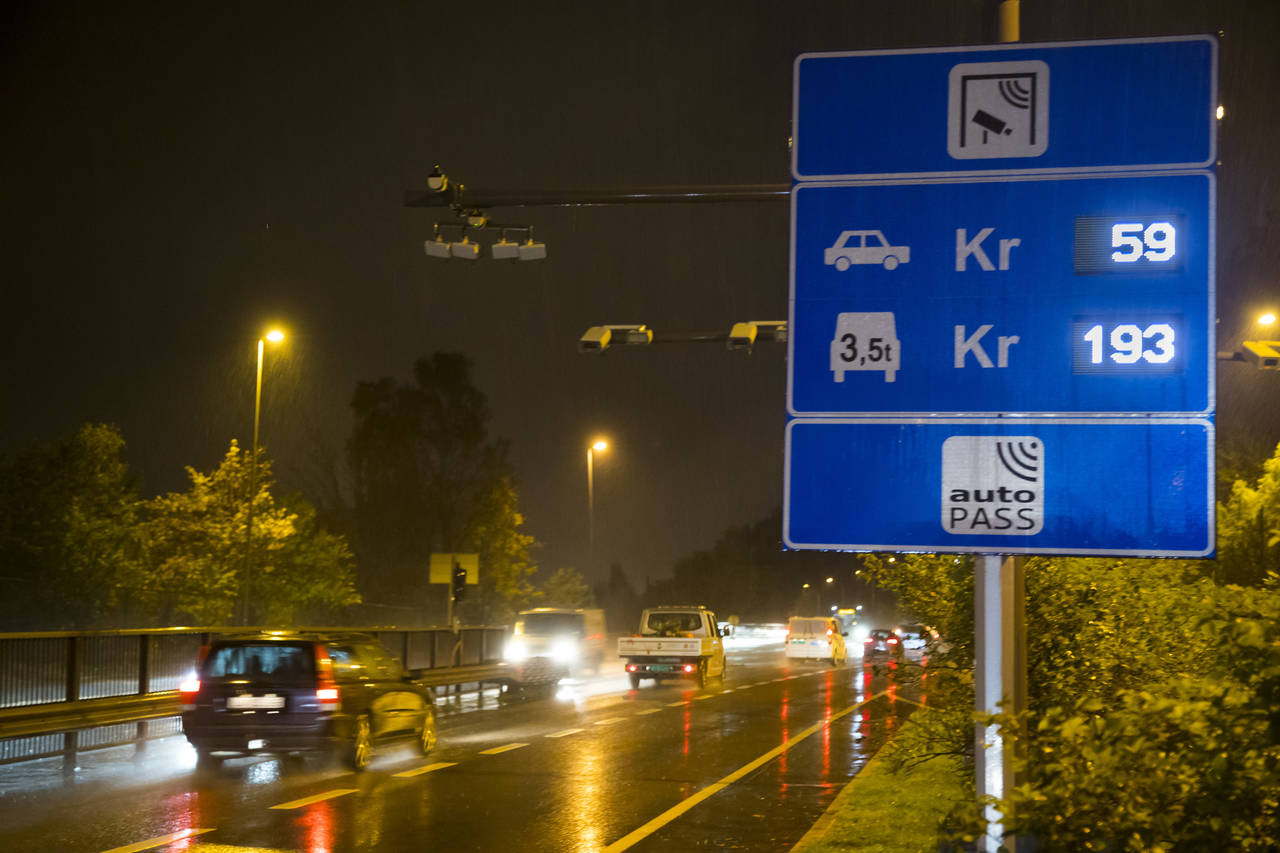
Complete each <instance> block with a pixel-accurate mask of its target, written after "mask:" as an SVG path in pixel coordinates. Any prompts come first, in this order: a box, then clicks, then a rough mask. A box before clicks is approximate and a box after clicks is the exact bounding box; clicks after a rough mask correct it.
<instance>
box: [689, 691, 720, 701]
mask: <svg viewBox="0 0 1280 853" xmlns="http://www.w3.org/2000/svg"><path fill="white" fill-rule="evenodd" d="M714 695H715V694H714V693H703V694H702V695H701V696H694V697H693V701H695V702H701V701H702V700H703V699H710V698H711V697H712V696H714Z"/></svg>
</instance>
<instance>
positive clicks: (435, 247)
mask: <svg viewBox="0 0 1280 853" xmlns="http://www.w3.org/2000/svg"><path fill="white" fill-rule="evenodd" d="M422 249H423V251H425V252H426V253H427V257H429V258H447V257H449V244H448V243H446V242H445V241H444V240H441V239H440V237H439V236H437V237H436V238H435V239H434V240H423V241H422Z"/></svg>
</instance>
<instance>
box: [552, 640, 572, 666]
mask: <svg viewBox="0 0 1280 853" xmlns="http://www.w3.org/2000/svg"><path fill="white" fill-rule="evenodd" d="M551 659H552V660H554V661H556V662H557V663H572V662H574V661H575V660H577V659H578V641H577V640H575V639H574V638H572V637H557V638H556V640H555V641H554V642H553V643H552V644H551Z"/></svg>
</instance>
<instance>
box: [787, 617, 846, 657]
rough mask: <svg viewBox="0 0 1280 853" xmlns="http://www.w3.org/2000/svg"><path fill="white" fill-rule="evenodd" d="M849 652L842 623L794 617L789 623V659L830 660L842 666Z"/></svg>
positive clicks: (823, 619)
mask: <svg viewBox="0 0 1280 853" xmlns="http://www.w3.org/2000/svg"><path fill="white" fill-rule="evenodd" d="M847 655H848V652H847V650H846V648H845V642H844V630H843V628H842V627H841V625H840V622H839V621H838V620H836V619H832V618H830V617H827V616H792V617H791V619H789V620H788V621H787V657H789V658H800V659H811V660H829V661H831V665H832V666H841V665H842V664H843V663H844V662H845V658H846V657H847Z"/></svg>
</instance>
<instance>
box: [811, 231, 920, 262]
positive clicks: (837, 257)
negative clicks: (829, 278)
mask: <svg viewBox="0 0 1280 853" xmlns="http://www.w3.org/2000/svg"><path fill="white" fill-rule="evenodd" d="M909 260H911V247H910V246H893V245H890V243H889V241H888V240H886V239H885V238H884V233H883V232H881V231H877V230H870V229H869V230H865V231H843V232H841V234H840V239H838V240H836V242H835V245H833V246H831V248H829V249H826V250H825V251H824V252H823V254H822V262H823V263H824V264H826V265H827V266H832V265H834V266H835V268H836V269H838V270H840V271H841V272H844V271H845V270H847V269H848V268H849V267H850V266H852V265H853V264H880V265H883V266H884V268H885V269H887V270H891V269H894V268H896V267H897V266H898V264H905V263H907V262H908V261H909Z"/></svg>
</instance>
